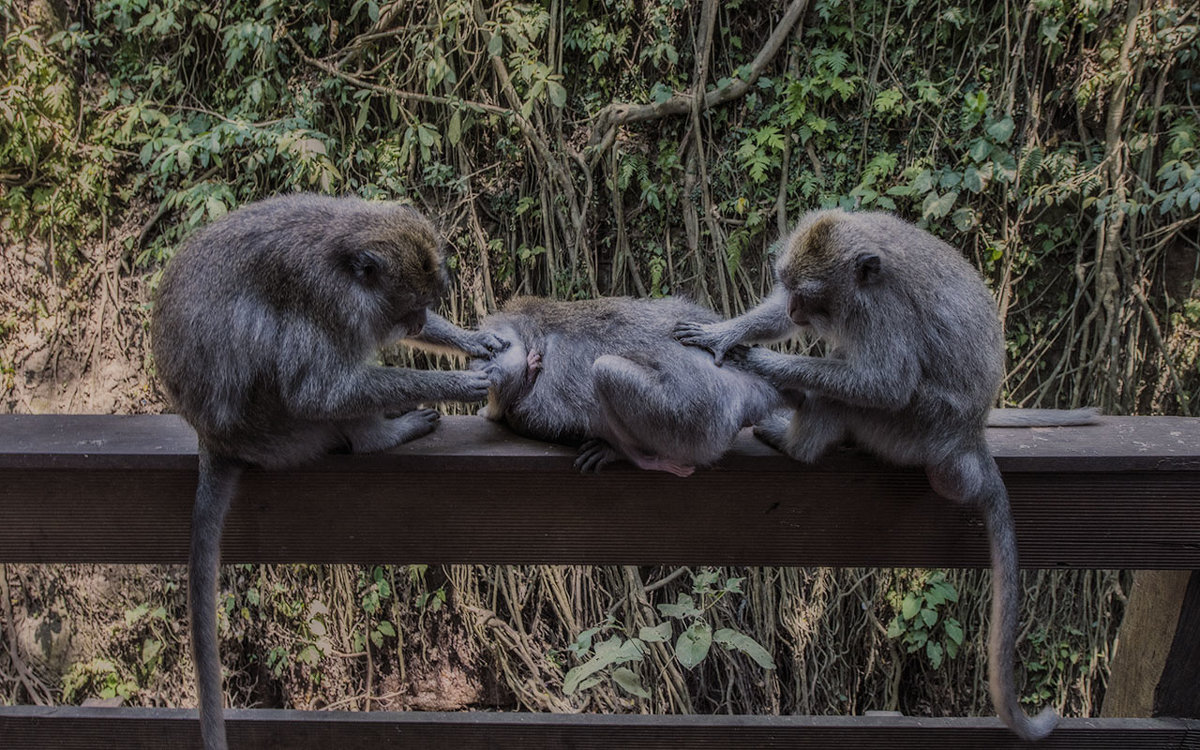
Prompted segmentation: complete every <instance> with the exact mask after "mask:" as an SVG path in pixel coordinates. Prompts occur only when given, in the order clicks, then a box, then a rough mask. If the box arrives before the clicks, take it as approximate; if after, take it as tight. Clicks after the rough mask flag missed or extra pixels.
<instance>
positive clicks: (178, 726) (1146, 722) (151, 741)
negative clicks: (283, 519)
mask: <svg viewBox="0 0 1200 750" xmlns="http://www.w3.org/2000/svg"><path fill="white" fill-rule="evenodd" d="M227 722H228V731H229V743H230V746H231V747H254V748H262V749H267V748H279V749H280V750H282V749H284V748H287V749H288V750H305V749H306V748H360V747H361V748H368V747H370V748H374V747H403V748H414V749H415V748H419V749H420V750H440V749H441V748H447V749H448V750H472V749H473V748H488V749H489V750H502V749H503V748H515V749H516V750H541V749H543V748H544V749H545V750H561V748H577V749H578V750H587V749H589V748H594V749H595V750H616V749H617V748H620V749H621V750H636V749H637V748H679V749H680V750H685V749H686V750H705V749H706V748H730V747H744V748H755V749H756V750H770V749H771V748H796V747H803V748H847V749H848V748H880V750H884V749H886V750H904V749H905V748H920V750H925V749H926V748H931V747H938V748H983V749H986V748H1017V747H1023V746H1024V745H1023V744H1022V743H1021V742H1019V741H1018V740H1017V739H1016V738H1015V737H1014V736H1013V734H1012V733H1011V732H1009V731H1008V729H1006V728H1005V727H1004V725H1002V724H1001V723H1000V721H999V719H957V718H956V719H917V718H911V717H899V716H897V717H892V716H862V717H836V716H829V717H824V716H645V715H620V716H610V715H598V714H529V713H485V712H468V713H388V712H372V713H351V712H344V711H336V712H321V711H283V710H240V711H237V710H234V711H228V712H227ZM197 726H198V725H197V723H196V712H195V711H185V710H171V709H137V708H126V709H113V708H91V709H89V708H69V707H63V708H43V707H29V706H14V707H9V708H0V738H2V742H3V747H4V748H6V750H32V749H33V748H37V749H38V750H42V749H43V748H60V749H61V750H73V749H75V748H78V749H79V750H83V749H84V748H87V749H88V750H93V749H94V748H107V747H116V746H117V745H114V744H112V743H113V741H114V738H118V737H119V738H120V744H119V746H120V747H121V748H122V749H123V750H161V749H162V748H172V750H190V748H198V747H199V746H200V744H199V736H198V733H197ZM1198 743H1200V721H1192V720H1186V719H1064V720H1063V721H1062V722H1061V724H1060V725H1059V727H1058V729H1056V730H1055V731H1054V733H1053V734H1051V735H1050V737H1048V738H1047V739H1045V740H1043V741H1041V742H1039V743H1038V744H1037V747H1038V748H1039V750H1055V749H1059V748H1095V749H1096V750H1103V748H1114V750H1151V749H1154V750H1179V749H1181V748H1194V747H1197V746H1198Z"/></svg>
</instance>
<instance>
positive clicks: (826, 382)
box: [743, 347, 919, 411]
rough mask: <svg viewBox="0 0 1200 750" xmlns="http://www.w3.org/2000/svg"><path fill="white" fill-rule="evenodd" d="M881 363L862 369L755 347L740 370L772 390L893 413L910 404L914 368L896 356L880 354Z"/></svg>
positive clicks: (837, 361)
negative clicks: (758, 377)
mask: <svg viewBox="0 0 1200 750" xmlns="http://www.w3.org/2000/svg"><path fill="white" fill-rule="evenodd" d="M882 355H883V357H882V361H881V362H879V363H875V365H874V366H873V367H866V366H863V365H862V364H858V363H855V362H853V361H851V360H845V359H836V358H833V357H808V356H803V355H790V354H780V353H779V352H775V351H771V350H770V349H764V348H762V347H755V348H753V349H750V350H749V351H748V352H747V353H746V354H745V357H744V360H743V363H744V364H743V366H745V367H746V368H747V369H750V370H752V371H754V372H756V373H758V374H759V375H761V376H762V377H763V378H765V379H766V380H767V381H768V382H770V383H771V384H772V385H774V386H775V387H776V388H779V389H781V390H783V389H797V388H798V389H803V390H806V391H809V392H811V393H813V394H814V395H818V396H824V397H825V398H828V399H832V400H834V401H840V402H842V403H844V404H849V405H851V406H861V407H866V408H871V409H885V410H888V411H895V410H897V409H901V408H903V407H904V406H906V405H907V404H908V403H909V402H910V401H912V398H913V395H914V394H915V393H916V388H917V382H918V379H919V378H918V368H917V367H916V363H915V362H911V361H909V360H908V358H906V357H904V356H903V355H902V354H901V353H899V352H887V351H885V352H882Z"/></svg>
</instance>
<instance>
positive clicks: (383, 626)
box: [379, 620, 396, 637]
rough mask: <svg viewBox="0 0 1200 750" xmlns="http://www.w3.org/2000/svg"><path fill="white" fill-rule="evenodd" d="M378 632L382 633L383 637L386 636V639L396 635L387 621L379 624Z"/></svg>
mask: <svg viewBox="0 0 1200 750" xmlns="http://www.w3.org/2000/svg"><path fill="white" fill-rule="evenodd" d="M379 632H380V633H383V634H384V635H386V636H388V637H393V636H395V635H396V629H395V628H394V627H392V624H391V623H390V622H388V621H387V620H384V621H382V622H380V623H379Z"/></svg>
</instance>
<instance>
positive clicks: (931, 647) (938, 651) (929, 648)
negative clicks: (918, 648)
mask: <svg viewBox="0 0 1200 750" xmlns="http://www.w3.org/2000/svg"><path fill="white" fill-rule="evenodd" d="M925 655H926V656H928V657H929V663H930V664H932V665H933V668H934V669H937V668H938V667H940V666H942V657H943V656H944V652H943V650H942V646H941V644H939V643H937V642H936V641H929V642H928V643H926V644H925Z"/></svg>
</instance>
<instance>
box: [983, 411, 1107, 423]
mask: <svg viewBox="0 0 1200 750" xmlns="http://www.w3.org/2000/svg"><path fill="white" fill-rule="evenodd" d="M1093 424H1100V410H1099V409H1096V408H1094V407H1087V408H1083V409H992V410H991V411H990V412H988V420H987V426H988V427H1083V426H1085V425H1093Z"/></svg>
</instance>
